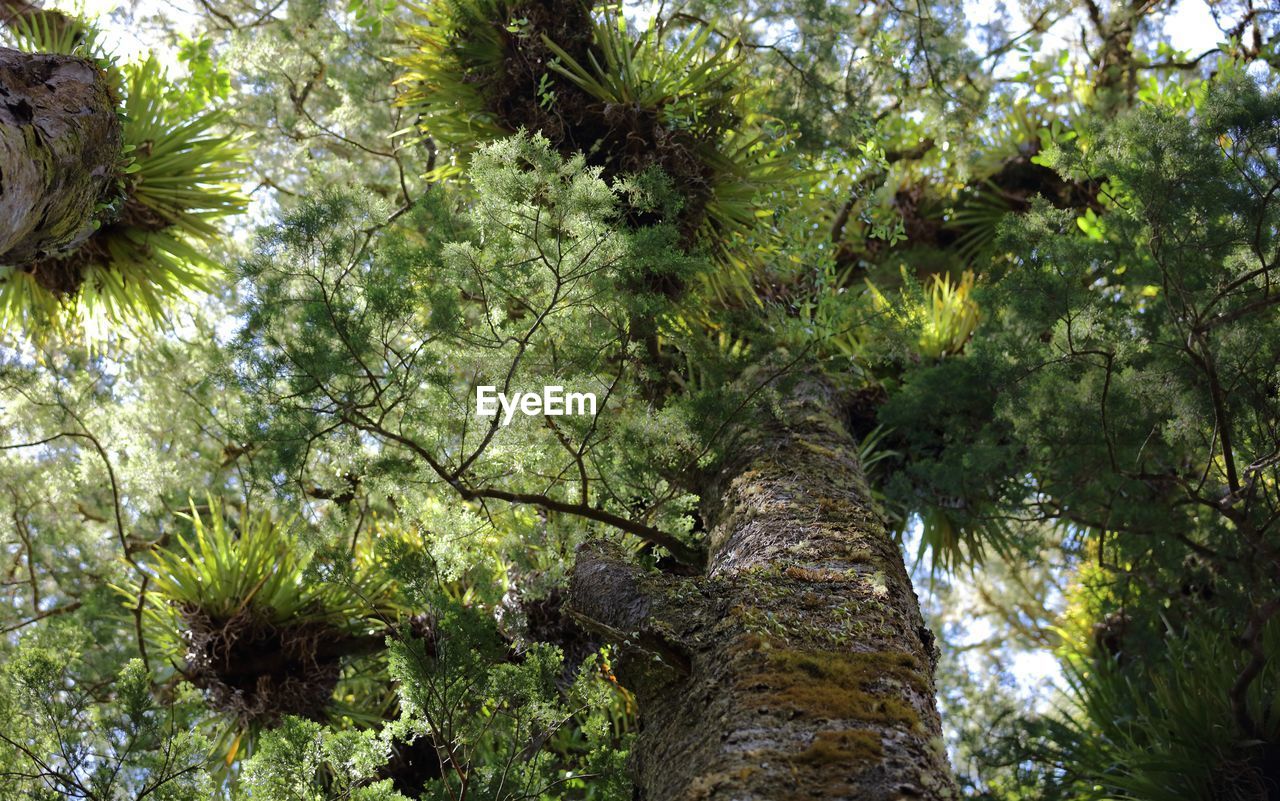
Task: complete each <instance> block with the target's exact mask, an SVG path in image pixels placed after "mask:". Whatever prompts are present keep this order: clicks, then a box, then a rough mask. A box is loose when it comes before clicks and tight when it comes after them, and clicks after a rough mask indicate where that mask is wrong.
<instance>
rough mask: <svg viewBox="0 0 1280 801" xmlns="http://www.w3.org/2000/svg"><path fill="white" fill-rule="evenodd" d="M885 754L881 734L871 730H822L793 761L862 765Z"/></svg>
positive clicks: (812, 763)
mask: <svg viewBox="0 0 1280 801" xmlns="http://www.w3.org/2000/svg"><path fill="white" fill-rule="evenodd" d="M883 756H884V749H883V748H882V747H881V745H880V736H879V735H878V734H876V733H875V732H870V731H820V732H818V734H817V736H815V737H814V738H813V743H812V744H811V745H810V746H809V747H808V748H806V749H805V750H804V751H802V752H800V753H799V754H798V755H796V756H795V757H793V758H792V760H791V761H793V762H799V763H802V764H807V765H848V764H853V765H860V764H866V763H872V762H879V761H880V759H881V758H882V757H883Z"/></svg>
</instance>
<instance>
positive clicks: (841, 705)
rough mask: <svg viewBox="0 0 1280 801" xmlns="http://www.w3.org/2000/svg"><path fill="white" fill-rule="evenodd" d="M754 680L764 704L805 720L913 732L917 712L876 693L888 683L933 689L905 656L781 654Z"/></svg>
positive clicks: (881, 653)
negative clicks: (875, 688) (904, 728)
mask: <svg viewBox="0 0 1280 801" xmlns="http://www.w3.org/2000/svg"><path fill="white" fill-rule="evenodd" d="M751 681H752V683H753V684H754V685H756V686H758V687H760V688H761V689H760V690H759V694H760V698H759V702H760V703H762V704H765V705H768V706H778V707H785V708H787V709H789V710H791V711H792V712H794V713H797V714H799V715H800V716H802V717H806V718H810V719H814V718H821V719H826V720H859V721H864V722H868V723H888V724H909V725H911V726H912V727H918V726H919V725H920V716H919V714H918V713H917V712H916V710H915V708H914V707H912V706H911V705H910V704H908V703H907V702H905V701H903V700H902V699H900V698H897V697H894V696H893V695H892V694H884V693H879V692H872V691H871V688H872V687H873V686H874V685H875V684H877V683H880V682H885V681H888V682H890V683H897V684H900V685H904V686H907V687H911V688H912V689H914V690H916V691H917V692H921V693H926V692H927V690H928V688H927V685H926V683H925V680H924V678H923V677H922V676H921V675H920V665H919V663H918V661H917V660H916V658H915V657H914V656H912V655H911V654H908V653H904V652H901V651H873V652H854V653H847V652H832V651H825V652H802V651H787V650H782V651H776V652H773V653H771V654H770V655H769V656H768V658H767V662H766V669H765V670H764V671H762V672H761V673H759V674H757V675H755V676H754V677H753V678H752V680H751Z"/></svg>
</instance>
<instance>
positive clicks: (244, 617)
mask: <svg viewBox="0 0 1280 801" xmlns="http://www.w3.org/2000/svg"><path fill="white" fill-rule="evenodd" d="M210 507H211V512H210V514H209V515H208V516H207V520H206V518H205V517H202V516H201V515H200V514H198V513H197V512H196V511H195V509H194V508H193V510H192V513H191V515H190V516H189V519H190V521H191V532H190V534H189V535H186V536H180V537H178V539H177V542H176V544H174V545H173V546H170V547H168V548H156V549H154V550H153V551H152V552H151V553H150V555H149V557H148V558H147V559H145V560H142V562H141V566H142V569H143V570H144V571H145V579H144V580H143V581H141V582H139V584H137V585H135V586H133V587H128V588H125V589H123V590H122V592H124V593H125V595H126V596H128V597H129V599H130V600H129V601H128V603H129V605H130V606H131V607H132V606H135V605H136V604H137V602H138V598H139V595H141V596H142V600H143V602H144V604H143V606H144V610H145V611H144V619H145V636H146V638H147V641H148V645H149V650H150V651H152V652H153V653H157V654H159V655H161V656H162V657H163V658H164V659H166V660H167V661H169V662H170V663H172V664H173V665H175V666H176V668H177V670H178V672H179V673H180V674H181V676H182V677H183V678H184V679H186V680H187V681H189V682H190V683H191V684H193V685H195V686H196V687H198V688H200V689H201V690H203V691H204V694H205V699H206V702H207V703H208V705H209V706H210V708H211V709H213V710H214V711H216V712H218V713H219V714H220V715H222V716H224V718H225V720H226V722H227V725H226V726H225V727H224V728H223V731H222V732H221V735H220V737H219V738H218V739H219V740H220V747H221V748H222V749H223V750H224V752H225V757H226V759H227V761H228V762H229V761H230V760H231V759H233V758H234V757H235V755H236V753H237V751H238V750H239V749H240V748H241V746H243V745H244V744H246V742H251V741H252V739H253V738H254V737H255V736H256V734H257V732H258V731H259V730H260V729H261V728H262V727H263V726H269V725H273V724H275V723H277V722H278V721H280V720H281V719H282V718H283V717H284V716H286V715H298V716H301V717H308V718H313V719H323V718H330V717H337V716H341V715H347V716H348V717H352V716H358V715H359V713H360V712H361V709H362V707H361V704H360V703H359V701H360V699H361V698H362V697H367V696H368V693H365V692H364V690H367V689H368V688H367V687H365V688H361V687H356V686H354V685H352V681H353V680H355V677H356V676H358V675H359V674H360V671H358V670H355V669H353V666H357V663H359V662H361V661H362V660H365V658H366V657H369V656H370V655H372V654H374V653H376V652H378V651H380V650H381V649H382V648H383V646H384V644H385V639H386V636H387V633H388V624H389V623H394V621H395V617H396V614H397V607H396V605H395V602H394V585H393V582H392V580H391V579H390V578H389V577H388V576H387V574H386V573H385V571H377V570H368V569H367V568H368V567H369V560H368V559H363V560H362V559H357V560H356V565H355V567H354V568H353V569H352V570H351V571H349V572H348V573H346V574H340V575H337V576H336V577H334V576H330V577H326V576H324V575H322V572H321V571H319V570H318V569H317V568H316V567H315V566H314V565H313V555H314V552H313V551H312V550H310V549H308V548H306V547H305V546H304V545H303V543H301V542H299V541H298V540H297V538H295V537H294V536H292V534H291V529H292V528H293V523H294V521H278V520H275V519H273V518H272V516H271V515H270V514H269V513H266V512H264V513H258V514H254V515H249V514H244V515H242V516H241V518H240V521H239V526H238V527H233V526H231V525H229V524H228V520H227V517H226V515H225V514H224V512H225V510H224V509H222V508H221V507H220V506H218V505H217V504H215V503H213V502H210ZM366 661H367V660H366ZM347 685H352V686H347ZM335 695H336V696H338V697H340V698H343V699H346V700H345V701H344V702H343V703H338V702H336V701H335V700H334V699H335ZM375 695H376V693H375ZM384 702H385V699H381V698H377V699H373V700H371V703H370V704H369V705H368V706H371V707H379V704H382V703H384ZM344 704H345V705H344ZM365 711H368V712H369V713H370V714H375V713H376V712H378V711H380V707H379V708H378V709H377V710H373V711H369V710H365ZM246 736H247V737H248V740H247V741H246V739H245V738H246Z"/></svg>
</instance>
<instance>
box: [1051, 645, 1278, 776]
mask: <svg viewBox="0 0 1280 801" xmlns="http://www.w3.org/2000/svg"><path fill="white" fill-rule="evenodd" d="M1206 623H1207V621H1200V622H1199V623H1198V624H1197V625H1196V627H1195V628H1192V629H1190V630H1186V631H1175V630H1169V631H1168V632H1167V633H1166V639H1165V642H1164V646H1165V647H1166V648H1167V653H1166V654H1163V655H1160V656H1159V657H1158V658H1155V659H1152V660H1150V662H1146V661H1142V660H1141V659H1139V658H1138V657H1130V658H1128V659H1126V655H1125V654H1123V653H1117V655H1115V656H1111V655H1108V654H1106V653H1102V654H1098V655H1096V657H1095V658H1088V657H1082V656H1080V655H1078V654H1077V655H1073V656H1071V657H1069V658H1068V659H1067V661H1066V663H1065V668H1066V669H1065V671H1064V672H1065V679H1066V683H1067V691H1066V699H1065V700H1066V704H1065V705H1064V708H1063V709H1061V710H1060V711H1059V712H1057V713H1056V714H1051V715H1050V716H1048V717H1047V718H1046V719H1044V720H1042V721H1039V722H1038V723H1037V724H1033V730H1032V731H1031V732H1028V734H1030V735H1032V736H1035V737H1036V739H1035V741H1037V742H1041V743H1043V746H1042V747H1041V748H1037V749H1036V750H1037V751H1041V754H1040V756H1041V757H1042V758H1043V759H1044V761H1045V762H1047V763H1048V764H1050V765H1053V766H1054V767H1055V768H1057V769H1058V771H1059V772H1058V773H1057V774H1056V777H1055V778H1056V779H1057V781H1059V782H1061V784H1060V785H1058V786H1055V787H1052V788H1051V790H1052V791H1051V792H1050V793H1048V794H1047V797H1049V798H1065V797H1070V798H1073V799H1089V800H1092V799H1099V800H1101V799H1108V801H1110V800H1111V799H1133V800H1134V801H1139V800H1140V801H1181V799H1187V798H1213V799H1224V801H1245V800H1246V799H1250V800H1251V799H1263V798H1274V797H1275V789H1276V786H1277V784H1276V783H1277V781H1280V695H1278V694H1277V692H1276V690H1277V685H1278V683H1280V674H1278V673H1277V670H1276V665H1277V664H1280V663H1278V662H1277V658H1276V657H1277V654H1278V653H1280V627H1277V626H1275V625H1274V624H1273V625H1270V626H1269V627H1268V628H1267V630H1266V632H1265V634H1264V637H1263V642H1262V647H1263V651H1264V654H1265V655H1266V657H1267V658H1266V659H1265V661H1264V662H1263V666H1262V668H1261V670H1260V673H1259V675H1258V676H1257V677H1256V678H1255V679H1254V681H1253V682H1252V683H1251V684H1250V685H1249V688H1248V692H1247V693H1246V694H1245V696H1244V698H1243V703H1244V706H1245V707H1246V708H1247V710H1248V713H1249V716H1250V717H1251V718H1252V720H1253V721H1257V722H1258V724H1259V725H1258V726H1257V730H1256V731H1251V732H1245V731H1242V730H1241V729H1240V727H1239V726H1238V725H1237V723H1236V717H1237V716H1238V714H1237V711H1236V710H1234V709H1233V705H1232V688H1233V685H1234V684H1235V683H1236V681H1237V680H1238V677H1239V675H1240V670H1241V668H1242V665H1243V664H1244V663H1245V662H1246V661H1248V658H1249V655H1248V654H1245V653H1242V652H1241V651H1240V649H1239V647H1238V646H1237V645H1236V644H1235V643H1234V642H1232V641H1231V638H1230V637H1229V635H1228V633H1227V632H1229V631H1230V627H1229V626H1220V625H1212V624H1210V625H1205V624H1206ZM1138 653H1142V652H1141V651H1139V652H1138Z"/></svg>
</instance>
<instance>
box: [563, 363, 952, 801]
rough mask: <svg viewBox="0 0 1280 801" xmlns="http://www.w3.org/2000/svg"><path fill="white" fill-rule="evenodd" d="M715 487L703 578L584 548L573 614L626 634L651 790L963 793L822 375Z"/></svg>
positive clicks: (643, 777) (782, 795)
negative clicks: (956, 783) (958, 789)
mask: <svg viewBox="0 0 1280 801" xmlns="http://www.w3.org/2000/svg"><path fill="white" fill-rule="evenodd" d="M787 397H788V400H787V401H786V402H785V403H784V404H783V408H782V409H781V410H780V412H779V413H778V415H777V417H778V418H779V419H776V420H775V422H774V423H773V424H771V425H769V426H766V427H764V428H763V429H761V430H759V431H754V432H750V433H749V434H748V435H747V436H746V437H744V439H743V440H742V444H741V445H740V446H739V447H738V448H737V458H736V459H731V460H729V463H728V465H727V467H726V468H725V469H724V471H723V472H722V474H721V475H720V477H719V478H718V479H717V480H716V481H715V482H714V486H713V487H712V489H711V491H709V492H708V493H707V495H706V496H705V497H707V498H709V499H710V501H711V502H710V503H708V504H707V507H708V508H707V511H708V513H709V519H710V521H711V523H712V525H711V529H710V530H711V534H710V550H709V554H708V564H707V567H706V570H705V575H703V576H700V577H698V578H695V579H686V578H678V577H674V576H668V575H664V574H658V573H654V572H651V571H645V570H643V569H642V568H640V567H639V566H638V565H636V564H635V563H634V562H632V561H629V560H628V559H626V558H624V557H623V556H622V555H621V554H620V553H618V552H616V551H615V550H613V549H612V548H611V546H609V545H606V544H604V543H593V544H590V545H587V546H584V548H583V550H582V551H581V552H580V553H579V557H578V562H577V565H576V567H575V570H574V575H573V578H572V584H571V589H570V602H571V608H572V610H573V611H574V613H575V614H576V615H577V616H578V617H579V618H580V619H581V620H583V621H584V622H585V623H586V624H587V625H589V626H593V627H595V628H596V629H597V630H599V631H602V632H604V633H605V634H607V635H609V636H610V637H612V638H613V639H614V640H615V641H617V642H620V643H623V644H624V653H628V652H629V653H630V654H632V656H631V657H630V659H629V660H628V661H629V662H630V666H629V667H627V665H626V663H625V662H624V663H623V667H624V668H626V669H625V672H622V673H620V675H621V677H622V678H623V680H624V681H626V682H628V683H630V685H631V686H632V687H633V689H634V690H635V691H636V693H637V696H638V701H639V706H640V714H641V721H640V725H641V730H640V734H639V738H638V741H637V743H636V745H635V749H634V751H633V760H634V761H633V768H634V772H635V777H636V780H637V785H638V788H639V793H640V797H641V798H642V799H644V800H645V801H766V800H767V801H792V800H793V799H794V800H796V801H799V799H850V800H852V799H858V801H881V799H944V798H953V797H955V796H956V790H955V786H954V782H953V779H952V777H951V773H950V768H949V766H948V764H947V759H946V752H945V749H944V746H943V742H942V737H941V723H940V720H939V717H938V712H937V707H936V702H935V695H934V686H933V668H934V662H935V659H936V652H935V645H934V640H933V636H932V634H931V633H930V632H929V630H928V629H927V628H926V627H925V625H924V621H923V619H922V618H921V615H920V607H919V601H918V599H917V597H916V595H915V592H914V590H913V589H912V586H911V581H910V579H909V577H908V575H907V571H906V569H905V567H904V565H903V559H902V555H901V552H900V551H899V549H898V546H897V545H896V543H895V542H894V541H893V539H892V537H891V536H890V534H889V532H888V531H887V529H886V527H885V524H884V521H883V519H882V517H881V515H880V513H879V512H878V511H877V510H876V508H875V505H874V503H873V502H872V500H871V494H870V491H869V489H868V486H867V482H866V479H865V477H864V475H863V472H862V468H861V465H860V464H859V461H858V457H857V447H856V444H855V442H854V440H853V438H852V436H851V435H850V434H849V432H848V431H847V429H846V427H845V426H844V425H843V424H842V423H841V422H840V421H839V420H838V419H837V417H836V415H835V410H836V409H837V408H838V404H837V402H836V398H835V393H834V392H833V391H832V390H831V388H830V387H829V386H828V385H827V384H825V383H824V382H822V381H821V380H818V379H804V380H802V381H800V382H799V384H798V385H797V386H796V387H795V388H794V389H792V390H789V391H788V395H787Z"/></svg>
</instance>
